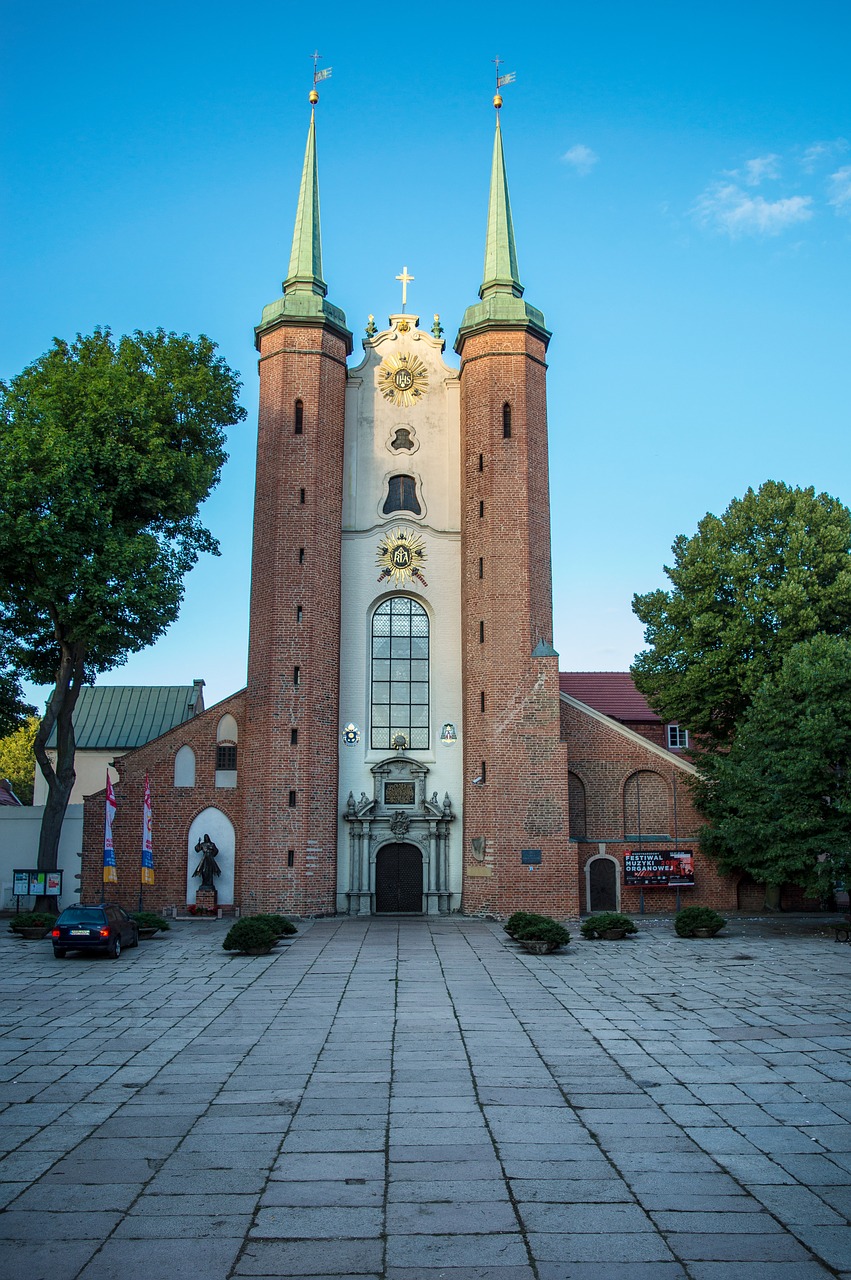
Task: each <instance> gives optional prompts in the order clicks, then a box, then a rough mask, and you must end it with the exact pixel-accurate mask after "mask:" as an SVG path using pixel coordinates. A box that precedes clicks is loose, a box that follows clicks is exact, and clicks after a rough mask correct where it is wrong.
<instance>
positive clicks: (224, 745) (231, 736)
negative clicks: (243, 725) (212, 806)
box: [216, 715, 239, 787]
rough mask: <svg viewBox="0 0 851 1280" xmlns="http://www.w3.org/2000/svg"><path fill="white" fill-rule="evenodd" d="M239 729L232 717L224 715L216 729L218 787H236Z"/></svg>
mask: <svg viewBox="0 0 851 1280" xmlns="http://www.w3.org/2000/svg"><path fill="white" fill-rule="evenodd" d="M238 738H239V729H238V728H237V723H236V720H235V719H234V718H233V716H232V715H224V716H222V718H221V720H220V721H219V723H218V725H217V727H216V786H217V787H235V786H236V747H237V741H238Z"/></svg>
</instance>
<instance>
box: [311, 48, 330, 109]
mask: <svg viewBox="0 0 851 1280" xmlns="http://www.w3.org/2000/svg"><path fill="white" fill-rule="evenodd" d="M310 56H311V58H312V59H313V88H312V89H311V90H310V103H311V105H312V106H314V107H315V106H316V104H317V102H318V101H319V94H318V92H317V89H316V86H317V85H318V84H319V81H320V80H328V79H330V77H331V72H332V70H333V68H332V67H325V69H324V70H322V71H320V70H319V62H320V60H321V58H322V54H321V53H320V52H319V50H318V49H317V50H315V51H314V52H313V53H312V54H311V55H310Z"/></svg>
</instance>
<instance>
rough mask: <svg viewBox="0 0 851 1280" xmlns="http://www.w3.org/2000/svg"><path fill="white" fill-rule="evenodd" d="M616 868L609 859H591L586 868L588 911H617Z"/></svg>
mask: <svg viewBox="0 0 851 1280" xmlns="http://www.w3.org/2000/svg"><path fill="white" fill-rule="evenodd" d="M617 909H618V866H617V863H616V862H613V861H612V859H611V858H592V859H591V863H590V865H589V867H588V910H589V911H617Z"/></svg>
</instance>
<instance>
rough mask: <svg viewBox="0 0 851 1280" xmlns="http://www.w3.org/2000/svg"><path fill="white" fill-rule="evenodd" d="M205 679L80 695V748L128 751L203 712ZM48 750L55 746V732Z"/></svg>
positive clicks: (114, 687)
mask: <svg viewBox="0 0 851 1280" xmlns="http://www.w3.org/2000/svg"><path fill="white" fill-rule="evenodd" d="M203 684H204V682H203V680H196V681H195V683H194V684H189V685H186V684H180V685H101V686H99V687H96V688H93V689H90V688H85V689H83V690H81V692H80V697H79V699H78V701H77V705H76V707H75V708H74V737H75V739H76V743H77V747H78V748H80V749H83V750H90V751H129V750H131V749H132V748H133V747H142V746H144V745H145V743H146V742H150V741H151V739H152V738H158V737H159V735H160V734H161V733H165V732H166V730H167V729H173V728H174V727H175V725H178V724H182V723H183V722H184V720H190V719H191V718H192V716H193V715H195V714H196V713H197V712H198V711H203V709H204V695H203V693H202V688H203ZM47 745H48V747H55V746H56V728H55V726H54V729H53V732H52V734H51V735H50V738H49V739H48V743H47Z"/></svg>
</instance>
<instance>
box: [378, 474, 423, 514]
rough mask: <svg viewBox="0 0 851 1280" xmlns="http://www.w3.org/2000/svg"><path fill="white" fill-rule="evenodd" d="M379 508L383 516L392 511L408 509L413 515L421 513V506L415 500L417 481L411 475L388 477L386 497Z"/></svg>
mask: <svg viewBox="0 0 851 1280" xmlns="http://www.w3.org/2000/svg"><path fill="white" fill-rule="evenodd" d="M381 510H382V514H384V515H385V516H388V515H390V513H391V512H393V511H410V512H412V514H413V515H415V516H418V515H422V508H421V507H420V504H419V501H418V500H417V482H416V480H415V479H414V477H413V476H391V477H390V481H389V483H388V486H387V499H386V501H385V503H384V506H383V507H382V508H381Z"/></svg>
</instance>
